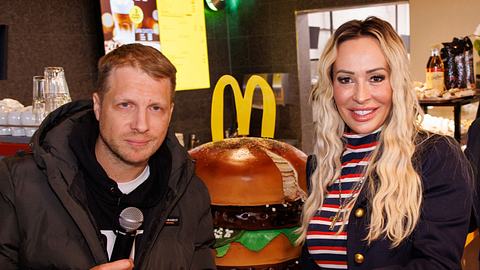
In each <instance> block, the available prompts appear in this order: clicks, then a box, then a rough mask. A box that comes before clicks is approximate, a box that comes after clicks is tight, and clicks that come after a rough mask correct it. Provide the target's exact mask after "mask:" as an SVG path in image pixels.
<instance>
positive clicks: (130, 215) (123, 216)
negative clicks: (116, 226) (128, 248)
mask: <svg viewBox="0 0 480 270" xmlns="http://www.w3.org/2000/svg"><path fill="white" fill-rule="evenodd" d="M118 222H119V223H120V227H122V229H124V230H125V232H127V233H130V232H133V231H136V230H137V229H138V228H140V226H142V223H143V214H142V211H140V209H138V208H136V207H127V208H125V209H123V210H122V212H121V213H120V216H119V217H118Z"/></svg>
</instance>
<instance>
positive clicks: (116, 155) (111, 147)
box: [99, 132, 155, 166]
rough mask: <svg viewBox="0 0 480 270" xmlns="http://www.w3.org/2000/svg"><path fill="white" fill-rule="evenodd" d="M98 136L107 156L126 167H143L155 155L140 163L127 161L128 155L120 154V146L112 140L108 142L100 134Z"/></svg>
mask: <svg viewBox="0 0 480 270" xmlns="http://www.w3.org/2000/svg"><path fill="white" fill-rule="evenodd" d="M99 135H100V140H101V141H102V143H103V145H105V147H106V150H107V151H108V152H109V153H108V156H110V157H111V158H113V159H114V160H115V161H117V162H120V163H124V164H126V165H128V166H139V165H144V164H146V163H147V162H148V160H149V159H150V157H151V156H152V155H153V154H154V153H155V152H153V153H151V154H150V155H149V156H148V157H146V158H145V159H143V160H140V161H135V160H131V159H128V157H127V156H128V153H125V152H123V153H122V151H121V147H122V146H120V145H118V144H116V143H115V141H113V140H112V141H109V140H108V139H107V138H105V137H104V136H103V134H102V132H100V134H99ZM131 151H135V150H131Z"/></svg>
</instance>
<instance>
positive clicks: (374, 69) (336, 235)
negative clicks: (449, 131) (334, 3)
mask: <svg viewBox="0 0 480 270" xmlns="http://www.w3.org/2000/svg"><path fill="white" fill-rule="evenodd" d="M319 73H320V74H319V78H320V79H319V82H318V85H317V86H316V87H315V89H314V90H313V92H312V95H311V100H312V105H313V114H314V117H313V119H314V121H315V134H316V137H315V138H316V140H315V150H314V151H315V157H316V164H317V165H314V166H310V167H311V168H310V169H311V170H314V172H313V174H312V175H311V177H310V182H309V183H310V186H309V192H310V194H309V197H308V199H307V201H306V203H305V205H304V209H303V223H302V227H301V228H300V233H301V234H300V238H299V242H301V243H303V246H304V249H303V253H302V258H301V269H368V270H372V269H435V270H439V269H449V270H451V269H460V258H461V256H462V251H463V245H464V242H465V236H466V234H467V229H468V222H469V216H470V209H471V196H470V186H469V182H470V181H471V175H470V169H469V165H468V163H467V161H466V159H465V157H464V155H463V153H462V152H461V150H460V147H459V146H458V144H457V143H456V142H455V141H454V140H453V139H451V138H449V137H444V136H440V135H434V134H429V133H427V132H425V131H422V130H421V128H420V126H419V119H421V115H422V113H421V109H420V107H419V104H418V102H417V100H416V96H415V92H414V90H413V87H412V85H411V79H410V73H409V68H408V58H407V53H406V51H405V48H404V45H403V43H402V40H401V38H400V37H399V36H398V34H397V33H396V32H395V31H394V29H393V28H392V27H391V25H390V24H389V23H387V22H385V21H383V20H380V19H378V18H375V17H369V18H367V19H366V20H364V21H358V20H354V21H350V22H347V23H345V24H343V25H342V26H340V28H338V29H337V31H335V33H334V34H333V36H332V37H331V38H330V40H329V42H328V43H327V45H326V48H325V50H324V52H323V54H322V56H321V59H320V65H319Z"/></svg>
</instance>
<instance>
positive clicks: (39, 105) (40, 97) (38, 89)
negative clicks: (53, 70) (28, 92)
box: [32, 76, 47, 124]
mask: <svg viewBox="0 0 480 270" xmlns="http://www.w3.org/2000/svg"><path fill="white" fill-rule="evenodd" d="M45 95H46V92H45V77H44V76H33V102H32V106H33V108H32V111H33V114H34V116H35V121H36V122H37V124H40V123H41V122H42V120H43V119H44V118H45V116H46V115H47V114H46V111H45Z"/></svg>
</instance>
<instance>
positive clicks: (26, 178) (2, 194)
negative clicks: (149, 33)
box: [0, 101, 215, 269]
mask: <svg viewBox="0 0 480 270" xmlns="http://www.w3.org/2000/svg"><path fill="white" fill-rule="evenodd" d="M86 113H92V104H91V102H89V101H88V102H86V101H82V102H72V103H70V104H67V105H65V106H63V107H61V108H59V109H58V110H56V111H55V112H53V113H51V114H50V115H49V116H48V118H47V119H46V120H45V121H44V122H43V123H42V125H41V127H40V129H39V131H38V132H37V133H36V134H35V135H34V137H33V138H32V145H31V146H32V149H33V154H27V155H25V156H23V157H12V158H6V159H4V160H2V161H1V162H0V269H89V268H91V267H93V266H95V265H98V264H102V263H106V262H107V253H106V250H105V248H104V246H103V245H102V243H101V236H100V232H99V230H98V228H97V227H96V224H95V221H94V219H93V217H92V215H91V213H90V211H89V209H88V207H87V203H86V196H85V189H86V188H87V187H85V186H83V185H82V183H85V181H81V180H82V179H79V177H82V176H81V175H82V174H81V173H79V167H78V162H77V160H76V157H75V155H74V153H73V152H72V150H71V148H70V147H69V144H68V134H69V132H70V131H71V129H72V126H73V125H74V123H75V121H76V119H78V118H79V117H80V116H82V115H84V114H86ZM164 144H166V145H167V147H168V149H169V151H170V153H171V156H172V165H171V172H170V176H169V180H168V188H167V191H166V193H165V196H164V200H162V201H161V202H160V203H159V204H158V205H157V206H156V209H155V210H154V211H155V212H154V213H156V214H155V215H154V216H155V217H156V218H155V219H154V220H153V221H152V224H153V225H152V226H151V228H152V229H151V230H150V231H149V232H145V234H144V238H143V240H142V245H144V246H145V248H144V249H142V253H141V254H138V257H137V256H136V257H137V258H138V260H136V261H135V267H136V268H135V269H214V268H215V265H214V261H213V257H212V253H211V249H210V248H209V246H210V244H211V243H212V242H213V239H214V238H213V226H212V219H211V213H210V199H209V195H208V191H207V189H206V187H205V186H204V185H203V183H202V182H201V181H200V180H199V179H198V178H197V177H196V176H195V174H194V164H193V162H192V161H191V160H190V159H189V158H188V154H187V153H186V151H185V150H184V149H183V148H182V147H181V146H180V145H179V143H178V141H177V140H176V138H175V136H174V135H173V134H172V133H171V132H169V134H168V135H167V138H166V139H165V142H164ZM167 218H173V220H174V222H167V223H166V222H165V221H166V220H167ZM175 220H178V222H176V221H175ZM172 223H173V224H172Z"/></svg>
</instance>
